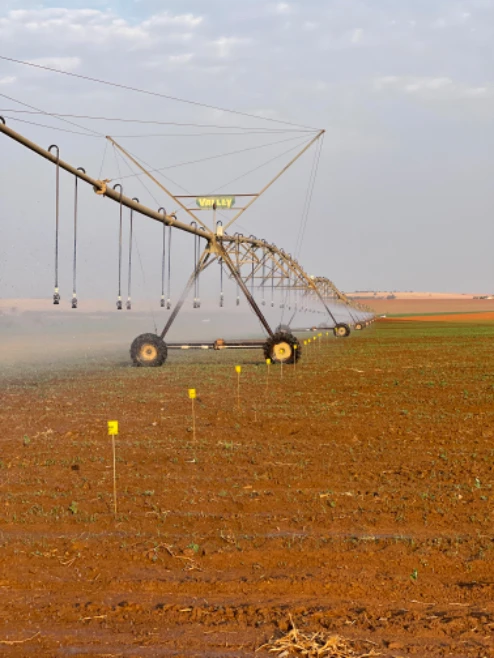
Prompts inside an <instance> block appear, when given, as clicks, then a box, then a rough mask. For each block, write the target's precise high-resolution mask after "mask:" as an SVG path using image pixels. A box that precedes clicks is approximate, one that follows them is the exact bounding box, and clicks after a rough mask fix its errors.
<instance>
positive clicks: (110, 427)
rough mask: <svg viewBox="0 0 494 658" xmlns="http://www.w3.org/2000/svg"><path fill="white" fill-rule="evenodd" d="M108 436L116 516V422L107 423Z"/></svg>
mask: <svg viewBox="0 0 494 658" xmlns="http://www.w3.org/2000/svg"><path fill="white" fill-rule="evenodd" d="M108 435H109V436H111V443H112V451H113V509H114V513H115V516H116V515H117V455H116V447H115V437H116V436H118V420H109V421H108Z"/></svg>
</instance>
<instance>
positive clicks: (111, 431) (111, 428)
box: [108, 420, 118, 436]
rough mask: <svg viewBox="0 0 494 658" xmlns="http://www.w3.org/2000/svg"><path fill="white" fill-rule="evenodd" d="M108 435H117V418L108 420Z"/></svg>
mask: <svg viewBox="0 0 494 658" xmlns="http://www.w3.org/2000/svg"><path fill="white" fill-rule="evenodd" d="M108 436H118V420H109V421H108Z"/></svg>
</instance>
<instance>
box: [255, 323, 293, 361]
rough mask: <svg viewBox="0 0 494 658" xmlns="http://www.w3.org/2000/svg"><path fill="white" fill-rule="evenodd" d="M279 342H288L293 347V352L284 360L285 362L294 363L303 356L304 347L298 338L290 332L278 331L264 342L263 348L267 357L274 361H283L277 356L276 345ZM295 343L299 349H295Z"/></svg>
mask: <svg viewBox="0 0 494 658" xmlns="http://www.w3.org/2000/svg"><path fill="white" fill-rule="evenodd" d="M279 343H288V345H290V347H291V354H290V356H289V357H288V358H287V359H286V360H284V361H283V363H294V362H295V361H298V360H299V359H300V357H301V356H302V347H301V345H300V343H299V341H298V338H296V337H295V336H294V335H293V334H290V333H288V332H285V331H277V332H276V333H275V334H274V336H272V337H270V338H268V339H267V341H266V342H265V343H264V348H263V349H264V358H265V359H271V362H272V363H281V361H280V360H279V359H277V358H276V356H275V352H274V348H275V346H276V345H278V344H279ZM295 345H296V346H297V349H294V347H295Z"/></svg>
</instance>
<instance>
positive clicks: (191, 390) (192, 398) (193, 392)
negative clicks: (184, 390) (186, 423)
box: [189, 388, 197, 441]
mask: <svg viewBox="0 0 494 658" xmlns="http://www.w3.org/2000/svg"><path fill="white" fill-rule="evenodd" d="M196 398H197V392H196V389H195V388H189V399H190V401H191V402H192V438H193V439H194V441H195V440H196V405H195V401H196Z"/></svg>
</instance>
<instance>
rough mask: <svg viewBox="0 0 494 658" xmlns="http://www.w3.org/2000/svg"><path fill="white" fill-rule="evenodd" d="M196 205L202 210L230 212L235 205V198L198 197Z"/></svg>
mask: <svg viewBox="0 0 494 658" xmlns="http://www.w3.org/2000/svg"><path fill="white" fill-rule="evenodd" d="M196 203H197V205H198V206H199V208H201V210H215V209H216V208H221V209H222V210H230V209H231V208H233V206H234V205H235V197H234V196H200V197H197V199H196Z"/></svg>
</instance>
